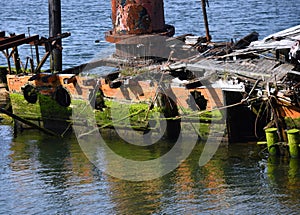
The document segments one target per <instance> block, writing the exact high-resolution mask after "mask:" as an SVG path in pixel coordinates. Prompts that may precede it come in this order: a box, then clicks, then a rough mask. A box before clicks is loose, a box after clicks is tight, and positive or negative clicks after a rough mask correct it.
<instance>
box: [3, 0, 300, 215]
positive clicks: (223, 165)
mask: <svg viewBox="0 0 300 215" xmlns="http://www.w3.org/2000/svg"><path fill="white" fill-rule="evenodd" d="M298 3H299V2H298V1H279V0H273V1H269V0H249V1H228V0H209V7H208V8H207V10H208V11H207V12H208V16H209V22H210V30H211V35H212V38H213V40H215V41H230V40H231V39H233V40H236V39H240V38H242V37H243V36H245V35H247V34H248V33H250V32H252V31H257V32H258V33H259V34H260V39H261V38H263V37H265V36H267V35H269V34H271V33H274V32H277V31H280V30H283V29H285V28H289V27H292V26H294V25H298V24H300V21H299V20H300V7H299V4H298ZM164 5H165V19H166V23H167V24H171V25H174V26H175V27H176V36H178V35H182V34H186V33H192V34H196V35H204V34H205V31H204V27H203V21H202V10H201V2H200V1H199V0H191V1H189V2H188V4H187V3H186V2H184V1H178V0H175V1H174V0H165V1H164ZM47 9H48V5H47V1H42V0H36V1H20V0H10V1H2V2H1V7H0V14H1V16H0V30H4V31H7V32H9V33H17V34H20V33H26V34H27V35H28V28H30V29H29V30H30V34H31V35H34V34H39V35H40V36H44V37H47V35H48V27H47V26H48V11H47ZM62 20H63V23H62V25H63V32H71V34H72V35H71V37H69V38H67V39H64V40H63V46H64V49H63V56H64V59H63V61H64V68H69V67H72V66H76V65H79V64H82V63H86V62H88V61H89V60H91V59H92V58H93V57H94V56H96V55H101V56H103V55H106V53H108V54H109V53H110V50H111V47H112V46H111V45H109V44H107V43H106V42H104V32H105V31H107V30H109V29H110V28H111V20H110V1H104V0H98V1H91V0H76V1H75V0H69V1H62ZM96 40H99V41H100V42H99V43H95V41H96ZM20 53H21V57H22V59H21V60H24V59H26V57H27V56H28V55H29V56H30V55H31V53H30V47H29V46H23V48H22V49H21V50H20ZM5 64H6V61H5V58H4V56H3V55H1V57H0V65H5ZM48 65H49V64H46V67H45V68H44V69H47V66H48ZM0 135H1V138H0V147H1V153H0V181H1V183H0V214H299V212H300V209H299V206H300V194H299V193H300V192H299V189H300V169H299V168H300V166H299V165H300V163H299V160H297V159H294V160H290V161H288V160H284V159H275V158H267V157H266V156H265V155H262V154H260V153H259V152H260V151H261V150H262V149H261V148H259V147H258V146H256V145H255V144H248V145H245V144H235V145H231V146H228V147H226V146H222V147H220V148H219V150H218V152H217V154H216V155H215V156H214V157H213V159H212V160H211V161H210V162H209V163H207V164H206V165H205V166H203V167H199V166H198V160H199V156H200V154H201V152H202V149H203V146H204V144H203V143H198V144H197V145H196V147H195V149H194V150H193V152H192V154H191V156H190V157H189V158H188V159H187V160H186V161H184V162H183V163H182V164H181V165H180V166H179V167H178V168H177V169H176V170H174V171H172V172H171V173H169V174H168V175H166V176H164V177H162V178H159V179H156V180H151V181H145V182H128V181H123V180H119V179H116V178H112V177H110V176H108V175H106V174H104V173H102V172H100V171H99V170H98V169H97V168H96V167H95V166H93V164H91V163H90V162H89V160H88V159H87V158H86V156H85V155H84V153H83V152H82V151H81V148H80V146H79V145H78V143H77V141H76V139H75V137H68V138H66V139H64V140H62V139H56V138H53V137H49V136H45V135H43V134H41V133H38V132H34V131H28V132H27V131H26V132H24V133H23V134H20V135H18V136H17V137H16V138H14V135H13V130H12V128H11V127H9V126H2V125H0ZM110 144H111V147H112V148H115V149H119V150H121V151H122V152H123V153H125V154H127V155H128V156H129V157H130V156H131V157H135V158H138V157H142V155H141V154H136V153H135V151H133V150H129V149H130V147H127V145H126V144H125V143H124V142H122V141H121V140H119V139H118V138H116V137H114V136H111V142H110ZM166 144H168V143H166ZM145 153H147V154H148V155H150V157H151V156H153V151H151V150H149V151H146V152H145ZM120 166H122V164H120ZM137 174H138V173H137Z"/></svg>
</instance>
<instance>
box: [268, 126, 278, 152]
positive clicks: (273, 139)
mask: <svg viewBox="0 0 300 215" xmlns="http://www.w3.org/2000/svg"><path fill="white" fill-rule="evenodd" d="M265 132H266V139H267V145H268V150H269V153H270V155H276V154H277V150H276V147H275V144H276V143H277V142H278V134H277V128H267V129H266V130H265Z"/></svg>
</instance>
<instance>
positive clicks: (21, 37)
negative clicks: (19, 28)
mask: <svg viewBox="0 0 300 215" xmlns="http://www.w3.org/2000/svg"><path fill="white" fill-rule="evenodd" d="M23 38H25V34H19V35H15V36H11V37H6V38H4V39H3V40H0V45H4V44H6V43H10V42H14V41H17V40H20V39H23Z"/></svg>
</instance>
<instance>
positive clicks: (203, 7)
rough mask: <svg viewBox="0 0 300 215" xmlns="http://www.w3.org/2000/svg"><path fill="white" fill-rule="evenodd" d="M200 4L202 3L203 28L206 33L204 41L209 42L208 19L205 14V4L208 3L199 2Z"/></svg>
mask: <svg viewBox="0 0 300 215" xmlns="http://www.w3.org/2000/svg"><path fill="white" fill-rule="evenodd" d="M201 2H202V11H203V19H204V26H205V31H206V39H207V41H208V42H209V41H210V40H211V36H210V34H209V26H208V18H207V13H206V3H207V2H208V0H201Z"/></svg>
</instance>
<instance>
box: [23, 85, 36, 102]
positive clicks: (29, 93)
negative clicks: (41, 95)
mask: <svg viewBox="0 0 300 215" xmlns="http://www.w3.org/2000/svg"><path fill="white" fill-rule="evenodd" d="M22 90H23V95H24V98H25V100H26V101H27V102H29V103H31V104H35V103H36V102H37V100H38V95H37V91H36V89H35V87H34V86H32V85H26V86H25V87H23V88H22Z"/></svg>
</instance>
